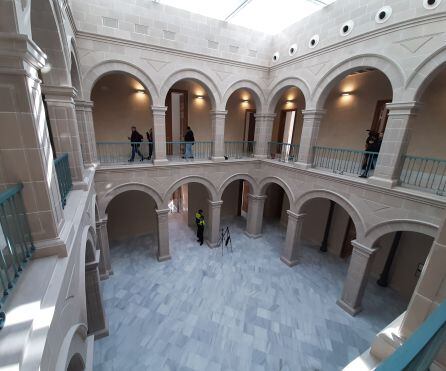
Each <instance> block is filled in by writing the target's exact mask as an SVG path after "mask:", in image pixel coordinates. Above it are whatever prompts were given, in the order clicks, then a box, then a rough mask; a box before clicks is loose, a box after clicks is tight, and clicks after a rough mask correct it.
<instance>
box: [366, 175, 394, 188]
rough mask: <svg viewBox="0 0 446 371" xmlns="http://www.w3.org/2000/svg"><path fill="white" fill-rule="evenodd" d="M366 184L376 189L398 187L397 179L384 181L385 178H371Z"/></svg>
mask: <svg viewBox="0 0 446 371" xmlns="http://www.w3.org/2000/svg"><path fill="white" fill-rule="evenodd" d="M368 183H369V184H373V185H376V186H378V187H384V188H393V187H395V186H397V185H398V180H397V179H385V178H380V177H376V176H371V177H370V178H369V179H368Z"/></svg>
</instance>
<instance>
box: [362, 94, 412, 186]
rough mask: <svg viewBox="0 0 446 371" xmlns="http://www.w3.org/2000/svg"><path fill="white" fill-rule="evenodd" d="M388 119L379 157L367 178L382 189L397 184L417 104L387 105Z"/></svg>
mask: <svg viewBox="0 0 446 371" xmlns="http://www.w3.org/2000/svg"><path fill="white" fill-rule="evenodd" d="M386 106H387V108H388V110H389V119H388V120H387V125H386V131H385V133H384V138H383V142H382V145H381V149H380V151H379V156H378V160H377V164H376V169H375V172H374V173H373V176H372V177H370V178H369V182H370V183H372V184H376V185H380V186H383V187H389V188H390V187H393V186H395V185H397V184H398V182H399V179H400V174H401V170H402V167H403V164H404V155H405V154H406V150H407V145H408V143H409V136H410V126H411V122H412V121H413V119H414V117H415V114H416V111H417V108H418V103H416V102H407V103H387V105H386Z"/></svg>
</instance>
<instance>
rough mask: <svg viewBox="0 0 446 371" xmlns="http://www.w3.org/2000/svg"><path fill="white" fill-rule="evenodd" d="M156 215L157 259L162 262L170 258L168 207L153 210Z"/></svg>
mask: <svg viewBox="0 0 446 371" xmlns="http://www.w3.org/2000/svg"><path fill="white" fill-rule="evenodd" d="M155 211H156V216H157V220H158V223H157V230H156V232H157V237H158V251H157V254H156V256H157V258H158V261H160V262H162V261H165V260H169V259H170V249H169V211H170V210H169V209H161V210H155Z"/></svg>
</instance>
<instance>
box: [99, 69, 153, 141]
mask: <svg viewBox="0 0 446 371" xmlns="http://www.w3.org/2000/svg"><path fill="white" fill-rule="evenodd" d="M142 88H143V86H142V85H141V84H140V83H139V82H138V81H137V80H135V79H134V78H132V77H130V76H128V75H125V74H117V73H116V74H110V75H106V76H104V77H102V78H101V79H100V80H99V81H98V82H97V83H96V85H95V86H94V88H93V91H92V94H91V99H92V101H93V103H94V107H93V120H94V130H95V135H96V140H97V141H99V142H100V141H123V142H127V141H128V139H127V137H129V136H130V131H131V129H130V127H131V126H132V125H134V126H136V128H137V130H138V131H139V132H140V133H141V134H142V135H144V139H146V137H145V132H146V131H148V130H149V128H152V127H153V115H152V112H151V109H150V105H151V100H150V96H149V95H148V94H141V93H137V91H136V90H137V89H142Z"/></svg>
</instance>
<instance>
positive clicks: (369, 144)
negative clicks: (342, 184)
mask: <svg viewBox="0 0 446 371" xmlns="http://www.w3.org/2000/svg"><path fill="white" fill-rule="evenodd" d="M368 131H369V135H368V137H367V139H366V141H365V150H366V152H368V153H366V154H365V155H364V158H363V160H362V173H361V175H360V176H359V177H360V178H367V177H368V176H369V171H370V169H371V168H372V166H373V168H374V159H375V157H378V154H377V153H374V152H378V151H379V149H377V145H378V139H379V134H378V133H377V132H375V131H371V130H368ZM379 146H380V147H381V145H379Z"/></svg>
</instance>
